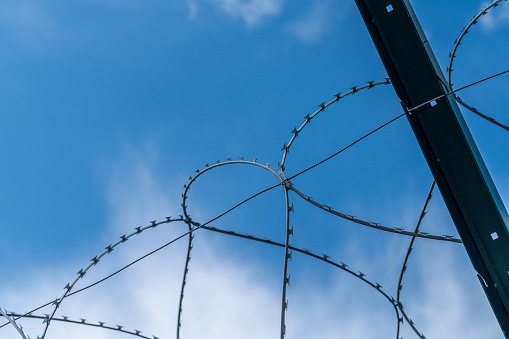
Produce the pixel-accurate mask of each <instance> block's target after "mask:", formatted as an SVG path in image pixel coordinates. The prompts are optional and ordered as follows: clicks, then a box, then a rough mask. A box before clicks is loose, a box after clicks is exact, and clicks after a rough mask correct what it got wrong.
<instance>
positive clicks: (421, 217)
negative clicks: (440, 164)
mask: <svg viewBox="0 0 509 339" xmlns="http://www.w3.org/2000/svg"><path fill="white" fill-rule="evenodd" d="M434 189H435V180H433V183H432V184H431V187H430V189H429V192H428V195H427V197H426V201H425V203H424V206H423V207H422V210H421V214H420V215H419V219H418V220H417V225H416V226H415V230H414V233H418V232H419V229H420V227H421V223H422V221H423V220H424V217H425V216H426V213H428V212H427V211H426V209H427V208H428V204H429V202H430V200H431V198H432V197H433V190H434ZM415 238H416V237H415V236H413V237H412V240H410V244H409V245H408V249H407V252H406V255H405V260H403V266H402V267H401V272H400V274H399V280H398V289H397V294H396V303H397V305H398V308H400V309H401V310H403V304H402V303H401V290H402V289H403V276H404V274H405V272H406V269H407V263H408V258H409V257H410V253H411V252H412V250H413V245H414V241H415ZM403 316H404V317H405V319H406V321H407V322H408V324H410V326H411V327H412V328H413V329H414V332H415V333H416V334H417V335H418V336H419V338H422V339H424V338H425V337H424V335H423V334H422V333H419V332H418V331H417V329H416V328H414V326H413V322H412V320H410V319H409V318H407V317H406V314H405V313H404V312H403ZM398 337H399V326H398Z"/></svg>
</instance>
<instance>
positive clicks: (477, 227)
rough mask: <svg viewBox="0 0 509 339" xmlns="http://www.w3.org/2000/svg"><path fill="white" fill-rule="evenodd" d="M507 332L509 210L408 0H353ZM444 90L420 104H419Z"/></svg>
mask: <svg viewBox="0 0 509 339" xmlns="http://www.w3.org/2000/svg"><path fill="white" fill-rule="evenodd" d="M355 2H356V3H357V6H358V8H359V11H360V13H361V15H362V18H363V19H364V22H365V24H366V27H367V28H368V31H369V33H370V35H371V38H372V39H373V42H374V44H375V46H376V48H377V51H378V53H379V55H380V58H381V59H382V62H383V64H384V66H385V69H386V70H387V73H388V75H389V77H390V79H391V82H392V84H393V86H394V89H395V91H396V94H397V95H398V97H399V98H400V100H401V102H402V105H403V108H404V110H405V112H406V113H407V114H406V115H407V118H408V121H409V122H410V125H411V127H412V129H413V131H414V134H415V136H416V138H417V141H418V142H419V145H420V147H421V150H422V152H423V154H424V157H425V158H426V161H427V162H428V166H429V167H430V169H431V172H432V173H433V176H434V177H435V180H436V182H437V186H438V188H439V189H440V192H441V193H442V197H443V198H444V201H445V203H446V205H447V208H448V210H449V213H450V214H451V217H452V219H453V222H454V224H455V226H456V228H457V230H458V233H459V235H460V237H461V239H462V241H463V244H464V246H465V249H466V251H467V253H468V255H469V257H470V260H471V262H472V265H473V267H474V268H475V270H476V271H477V273H478V274H479V280H480V281H481V285H482V286H483V289H484V291H485V292H486V295H487V297H488V300H489V302H490V304H491V307H492V309H493V312H494V313H495V316H496V317H497V320H498V322H499V324H500V327H501V329H502V332H503V333H504V336H505V337H506V338H509V337H508V335H509V232H508V229H507V225H508V224H509V216H508V214H507V210H506V209H505V207H504V205H503V203H502V200H501V198H500V196H499V194H498V192H497V190H496V188H495V185H494V183H493V180H492V179H491V176H490V175H489V173H488V170H487V168H486V165H485V164H484V161H483V159H482V157H481V154H480V153H479V150H478V149H477V146H476V144H475V142H474V140H473V138H472V136H471V134H470V131H469V130H468V128H467V125H466V123H465V121H464V119H463V116H462V115H461V112H460V110H459V108H458V105H457V103H456V101H455V100H454V98H453V97H452V96H450V95H446V94H447V93H448V92H450V88H448V85H446V81H445V77H444V75H443V73H442V71H441V69H440V67H439V65H438V62H437V60H436V58H435V56H434V54H433V51H432V49H431V46H430V45H429V43H428V41H427V39H426V36H425V35H424V32H423V30H422V28H421V26H420V24H419V21H418V20H417V17H416V15H415V13H414V11H413V9H412V7H411V5H410V3H409V1H408V0H355ZM440 96H442V97H443V98H444V99H441V100H438V101H432V102H431V104H426V105H424V106H423V107H422V108H420V109H418V110H415V111H412V113H411V114H410V113H409V110H411V109H412V108H413V107H417V106H419V105H421V104H422V103H426V102H430V100H433V99H434V98H437V97H440Z"/></svg>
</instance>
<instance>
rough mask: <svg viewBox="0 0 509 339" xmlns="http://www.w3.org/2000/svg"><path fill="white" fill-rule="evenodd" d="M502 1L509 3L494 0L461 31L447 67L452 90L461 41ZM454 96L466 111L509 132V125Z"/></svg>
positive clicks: (455, 41)
mask: <svg viewBox="0 0 509 339" xmlns="http://www.w3.org/2000/svg"><path fill="white" fill-rule="evenodd" d="M502 1H505V2H507V0H494V1H493V2H492V3H491V4H489V5H488V6H485V7H483V8H482V10H481V11H480V12H479V13H478V14H477V15H476V16H474V17H473V18H472V19H471V20H470V22H469V23H468V25H467V26H466V27H463V29H462V30H461V34H460V36H459V38H457V39H456V40H454V48H453V50H452V52H451V53H449V66H448V67H447V70H446V71H447V81H448V83H449V87H450V88H451V89H452V85H453V83H452V71H453V68H452V66H453V62H454V58H455V57H456V52H457V51H458V48H459V46H460V45H461V41H462V40H463V38H464V37H465V35H466V34H467V33H468V32H469V30H470V28H472V27H473V26H474V25H475V24H477V23H478V20H479V18H481V17H482V16H483V15H486V14H488V13H491V12H490V10H491V9H492V8H495V7H497V6H498V5H499V4H500V3H501V2H502ZM453 95H454V98H455V99H456V101H457V102H458V103H459V104H460V105H461V106H463V107H465V108H466V109H468V110H469V111H471V112H473V113H475V114H477V115H478V116H480V117H481V118H483V119H485V120H487V121H489V122H491V123H492V124H495V125H496V126H498V127H501V128H503V129H505V130H506V131H509V125H504V124H502V123H500V122H498V121H497V120H495V119H494V118H492V117H490V116H488V115H486V114H484V113H482V112H480V111H479V110H478V109H477V108H475V107H473V106H470V105H468V104H466V103H465V102H464V101H463V100H461V98H460V97H459V96H457V95H456V94H455V93H453Z"/></svg>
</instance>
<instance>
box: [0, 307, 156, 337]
mask: <svg viewBox="0 0 509 339" xmlns="http://www.w3.org/2000/svg"><path fill="white" fill-rule="evenodd" d="M6 313H7V315H8V316H9V317H24V318H31V319H46V317H47V316H48V315H34V314H28V315H23V314H21V313H16V312H6ZM79 319H80V320H73V319H69V317H67V316H62V317H61V318H59V317H54V318H53V319H52V320H54V321H60V322H66V323H71V324H78V325H84V326H91V327H99V328H104V329H108V330H112V331H116V332H122V333H125V334H130V335H132V336H135V337H139V338H144V339H159V337H156V336H155V335H154V336H151V337H147V336H145V335H143V334H141V333H142V331H140V330H136V329H135V330H133V331H130V330H127V329H125V327H124V326H122V325H116V326H109V325H106V323H105V322H103V321H98V322H97V324H94V323H90V322H87V319H83V318H79Z"/></svg>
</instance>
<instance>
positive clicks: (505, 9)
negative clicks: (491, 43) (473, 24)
mask: <svg viewBox="0 0 509 339" xmlns="http://www.w3.org/2000/svg"><path fill="white" fill-rule="evenodd" d="M485 5H487V4H485ZM479 23H480V24H481V25H482V27H483V28H484V29H485V30H488V31H493V30H495V29H497V28H499V27H507V25H508V23H509V3H507V1H502V2H501V3H500V4H499V5H498V6H497V7H495V8H491V9H490V10H489V11H488V13H487V14H485V15H483V16H482V17H481V18H480V20H479Z"/></svg>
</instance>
